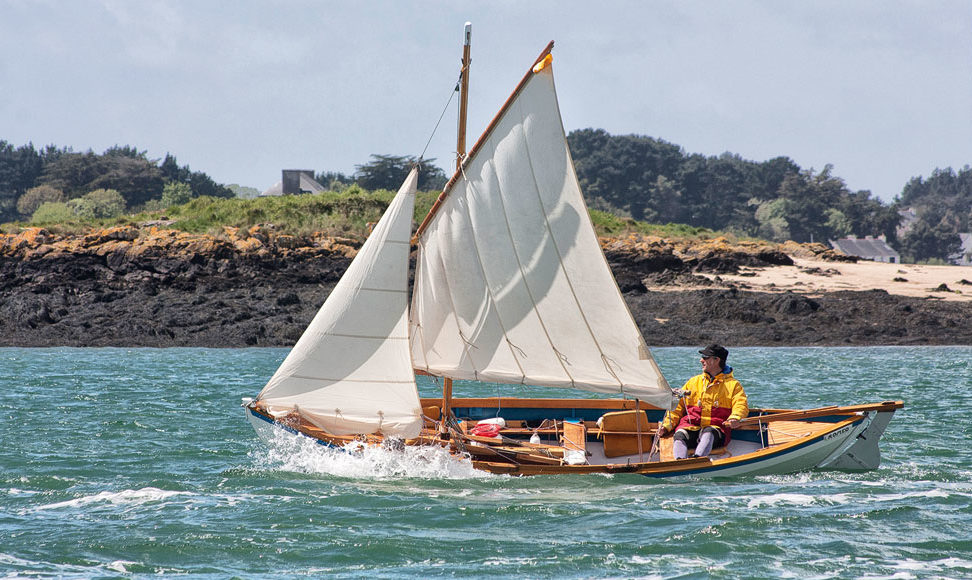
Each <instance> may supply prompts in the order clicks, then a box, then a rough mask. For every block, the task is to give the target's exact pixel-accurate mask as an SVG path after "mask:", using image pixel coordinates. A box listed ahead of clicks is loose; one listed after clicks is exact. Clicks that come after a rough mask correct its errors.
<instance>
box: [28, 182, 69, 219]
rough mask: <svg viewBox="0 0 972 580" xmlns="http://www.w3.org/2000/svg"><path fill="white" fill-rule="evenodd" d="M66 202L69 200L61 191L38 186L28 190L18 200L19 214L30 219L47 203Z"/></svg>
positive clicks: (48, 186) (47, 186) (46, 186)
mask: <svg viewBox="0 0 972 580" xmlns="http://www.w3.org/2000/svg"><path fill="white" fill-rule="evenodd" d="M49 201H50V202H55V203H58V202H64V201H67V198H66V197H65V196H64V192H63V191H61V190H60V189H54V188H53V187H51V186H50V185H38V186H37V187H32V188H30V189H28V190H27V191H26V192H25V193H24V194H23V195H22V196H20V199H18V200H17V212H18V213H19V214H20V215H22V216H24V217H27V218H29V217H30V216H32V215H34V212H35V211H37V208H39V207H40V206H41V205H43V204H44V203H46V202H49Z"/></svg>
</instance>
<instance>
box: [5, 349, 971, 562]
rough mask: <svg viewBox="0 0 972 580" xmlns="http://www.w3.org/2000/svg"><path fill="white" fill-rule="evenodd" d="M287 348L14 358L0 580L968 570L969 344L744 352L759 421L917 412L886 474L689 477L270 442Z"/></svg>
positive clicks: (682, 365) (898, 430)
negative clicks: (259, 425) (246, 412)
mask: <svg viewBox="0 0 972 580" xmlns="http://www.w3.org/2000/svg"><path fill="white" fill-rule="evenodd" d="M653 352H654V354H655V356H656V358H657V360H658V362H659V365H660V366H661V368H662V369H663V371H664V372H665V374H666V376H667V377H668V378H669V380H670V382H671V383H672V384H673V385H676V386H677V385H680V384H681V383H682V382H683V381H684V380H686V379H687V378H688V377H689V376H690V375H692V374H694V373H696V372H698V368H699V365H698V355H697V353H696V349H692V348H660V349H654V350H653ZM286 353H287V351H286V349H238V350H215V349H161V350H158V349H120V348H115V349H61V348H55V349H16V348H8V349H0V419H2V422H0V577H27V578H48V577H57V578H146V577H150V576H157V575H162V576H176V575H179V576H184V577H189V578H220V579H222V578H234V577H236V578H265V577H274V578H317V577H335V578H427V577H440V576H444V577H459V578H514V577H515V578H673V577H674V578H801V579H804V578H968V577H972V531H970V530H972V392H970V389H972V379H970V376H972V347H914V348H912V347H893V348H738V349H732V354H731V356H730V361H729V362H730V363H731V364H732V365H733V366H734V367H735V369H736V370H735V372H736V376H737V378H739V379H740V380H741V381H742V383H743V385H744V386H745V387H746V390H747V392H748V394H749V398H750V402H751V405H753V406H766V407H817V406H823V405H830V404H853V403H859V402H877V401H883V400H888V399H903V400H904V401H905V403H906V406H905V408H904V409H903V410H901V411H899V412H898V413H897V414H896V416H895V418H894V419H893V420H892V422H891V424H890V426H889V428H888V431H887V433H886V434H885V436H884V438H883V440H882V443H881V449H882V453H883V463H882V465H881V467H880V468H879V469H877V470H875V471H871V472H866V473H842V472H810V473H798V474H792V475H780V476H768V477H747V478H735V479H724V480H716V481H709V480H705V481H703V480H699V481H687V482H679V483H673V482H669V481H660V482H659V481H656V480H650V479H647V478H641V477H639V476H633V475H615V476H603V475H591V476H539V477H532V478H512V477H508V476H496V475H489V474H484V473H481V472H477V471H474V470H473V469H472V468H471V467H470V466H469V464H467V463H457V462H455V461H453V460H451V459H450V458H449V457H448V456H446V455H444V454H442V453H436V452H431V451H429V450H407V452H406V454H404V455H403V454H401V453H399V452H393V451H384V450H380V449H378V450H367V451H366V452H364V453H362V454H358V455H348V454H344V453H339V452H333V451H328V450H326V449H325V448H323V447H321V446H319V445H314V444H302V443H299V442H297V443H295V442H294V441H293V439H292V438H285V439H282V440H281V441H280V442H277V443H274V444H272V445H266V444H264V443H263V442H261V441H260V440H258V439H257V437H256V435H255V434H254V432H253V431H252V429H251V428H250V426H249V424H248V423H247V422H246V420H245V419H244V416H243V413H242V410H241V409H240V399H241V398H242V397H246V396H254V395H255V394H256V393H257V392H258V391H259V389H260V388H261V387H262V385H263V384H264V383H265V382H266V380H267V379H268V378H269V377H270V375H271V374H272V373H273V371H274V369H275V368H276V366H277V365H278V364H279V363H280V361H281V360H282V359H283V357H284V356H285V355H286ZM506 388H507V387H499V386H495V385H487V386H482V387H479V388H478V390H472V389H469V387H463V386H461V385H457V395H479V396H493V395H497V394H500V395H503V394H506V392H507V391H505V390H504V389H506ZM463 389H466V390H463ZM421 390H422V392H423V394H426V395H434V394H436V386H435V385H434V384H432V383H423V384H422V386H421ZM558 394H562V393H558Z"/></svg>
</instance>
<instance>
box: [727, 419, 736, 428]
mask: <svg viewBox="0 0 972 580" xmlns="http://www.w3.org/2000/svg"><path fill="white" fill-rule="evenodd" d="M726 425H728V426H729V428H730V429H735V428H736V427H738V426H739V419H729V420H728V421H726Z"/></svg>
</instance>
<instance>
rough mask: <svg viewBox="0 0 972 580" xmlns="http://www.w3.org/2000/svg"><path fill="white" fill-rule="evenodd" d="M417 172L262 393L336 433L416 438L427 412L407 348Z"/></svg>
mask: <svg viewBox="0 0 972 580" xmlns="http://www.w3.org/2000/svg"><path fill="white" fill-rule="evenodd" d="M417 181H418V169H417V168H416V169H413V170H412V172H411V173H410V174H409V176H408V178H407V179H406V180H405V182H404V183H403V184H402V187H401V189H399V191H398V194H397V195H396V196H395V198H394V200H392V203H391V205H389V206H388V209H387V210H386V211H385V213H384V215H383V216H382V217H381V220H379V222H378V224H377V225H376V226H375V228H374V231H372V233H371V235H370V236H369V237H368V240H367V241H366V242H365V243H364V245H363V246H362V247H361V250H360V251H359V252H358V255H357V256H355V258H354V260H353V261H352V262H351V265H350V266H349V267H348V270H347V272H345V274H344V276H343V277H342V278H341V280H340V281H339V282H338V283H337V285H336V286H335V287H334V290H333V291H332V292H331V294H330V295H329V296H328V297H327V300H326V301H325V303H324V305H323V306H322V307H321V309H320V311H318V313H317V315H316V316H315V317H314V320H313V321H312V322H311V323H310V326H308V327H307V330H305V331H304V334H303V336H301V337H300V340H299V341H297V344H296V345H295V346H294V348H293V350H292V351H291V352H290V354H289V355H288V356H287V358H286V359H285V360H284V362H283V364H281V365H280V368H279V369H277V372H276V373H274V375H273V377H271V379H270V381H269V382H268V383H267V385H266V386H265V387H264V388H263V390H262V391H261V392H260V395H259V397H258V400H261V401H262V402H263V403H264V404H265V405H267V406H268V408H269V409H270V412H271V414H273V415H275V416H280V415H282V414H286V413H288V412H290V411H293V410H295V409H297V410H299V411H300V414H301V415H302V416H303V417H304V418H305V419H307V420H309V421H311V422H312V423H314V424H315V425H317V426H318V427H320V428H322V429H324V430H326V431H328V432H330V433H334V434H337V435H351V434H362V433H376V432H379V431H380V432H381V433H383V434H385V435H395V436H402V437H415V436H417V435H418V434H419V431H420V430H421V428H422V414H421V413H422V410H421V404H420V402H419V398H418V391H417V389H416V386H415V375H414V373H413V371H412V362H411V358H410V356H409V346H408V322H407V321H408V255H409V248H410V235H411V224H412V213H413V208H414V204H415V188H416V183H417Z"/></svg>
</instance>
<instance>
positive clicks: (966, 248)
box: [948, 233, 972, 266]
mask: <svg viewBox="0 0 972 580" xmlns="http://www.w3.org/2000/svg"><path fill="white" fill-rule="evenodd" d="M959 238H961V239H962V247H961V249H959V251H958V253H957V254H955V255H952V256H949V257H948V261H949V262H951V263H952V264H955V265H956V266H972V233H964V234H959Z"/></svg>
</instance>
